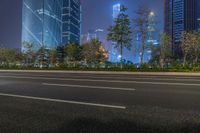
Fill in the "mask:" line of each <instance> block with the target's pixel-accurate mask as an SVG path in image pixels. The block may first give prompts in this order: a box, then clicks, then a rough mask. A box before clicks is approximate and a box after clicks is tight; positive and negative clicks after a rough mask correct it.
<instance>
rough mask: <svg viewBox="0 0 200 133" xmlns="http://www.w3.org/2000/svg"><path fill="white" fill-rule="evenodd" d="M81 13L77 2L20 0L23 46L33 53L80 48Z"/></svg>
mask: <svg viewBox="0 0 200 133" xmlns="http://www.w3.org/2000/svg"><path fill="white" fill-rule="evenodd" d="M80 10H81V8H80V1H79V0H23V15H22V19H23V20H22V43H23V42H30V43H33V44H34V50H37V49H39V48H40V47H42V46H45V47H46V48H48V49H51V48H55V47H57V46H59V45H64V44H68V43H71V42H72V43H77V44H79V42H80V19H81V18H80V12H81V11H80ZM22 50H23V46H22Z"/></svg>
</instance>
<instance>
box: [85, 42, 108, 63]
mask: <svg viewBox="0 0 200 133" xmlns="http://www.w3.org/2000/svg"><path fill="white" fill-rule="evenodd" d="M82 47H83V50H82V54H83V58H84V59H85V61H86V62H87V64H88V65H89V66H90V67H91V66H92V65H95V66H96V65H98V64H100V63H105V62H106V61H107V59H108V53H107V51H106V50H105V49H104V48H103V46H102V43H101V42H100V41H99V40H98V39H94V40H91V41H90V42H88V43H86V44H83V46H82Z"/></svg>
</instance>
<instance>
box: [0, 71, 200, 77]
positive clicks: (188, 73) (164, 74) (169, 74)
mask: <svg viewBox="0 0 200 133" xmlns="http://www.w3.org/2000/svg"><path fill="white" fill-rule="evenodd" d="M0 72H15V73H77V74H78V73H82V74H87V73H88V74H116V75H117V74H124V75H155V76H156V75H157V76H200V72H196V73H195V72H115V71H67V70H66V71H63V70H0Z"/></svg>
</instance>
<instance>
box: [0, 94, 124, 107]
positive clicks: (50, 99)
mask: <svg viewBox="0 0 200 133" xmlns="http://www.w3.org/2000/svg"><path fill="white" fill-rule="evenodd" d="M0 96H5V97H14V98H23V99H32V100H41V101H48V102H58V103H68V104H77V105H86V106H96V107H104V108H115V109H126V107H125V106H116V105H108V104H97V103H88V102H77V101H69V100H60V99H52V98H41V97H32V96H23V95H14V94H6V93H0Z"/></svg>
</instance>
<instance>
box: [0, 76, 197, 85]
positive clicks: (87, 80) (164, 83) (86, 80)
mask: <svg viewBox="0 0 200 133" xmlns="http://www.w3.org/2000/svg"><path fill="white" fill-rule="evenodd" d="M0 78H15V79H32V80H38V79H40V80H60V81H79V82H81V81H84V82H107V83H135V84H153V85H177V86H200V84H190V83H171V82H145V81H122V80H95V79H73V78H70V79H67V78H63V79H62V78H45V77H17V76H0Z"/></svg>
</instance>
